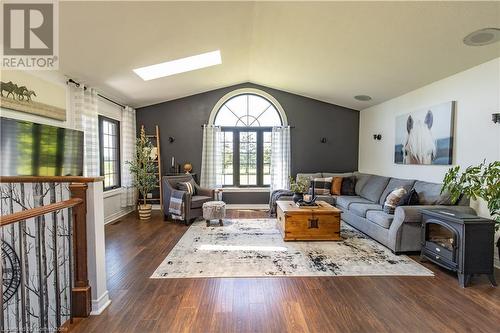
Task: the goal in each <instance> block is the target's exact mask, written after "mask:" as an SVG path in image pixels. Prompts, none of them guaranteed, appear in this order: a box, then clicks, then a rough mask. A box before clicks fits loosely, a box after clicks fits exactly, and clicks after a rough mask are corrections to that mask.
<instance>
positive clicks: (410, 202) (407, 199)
mask: <svg viewBox="0 0 500 333" xmlns="http://www.w3.org/2000/svg"><path fill="white" fill-rule="evenodd" d="M419 202H420V200H418V193H417V191H415V189H414V188H412V189H411V190H410V192H408V193H406V194H405V195H403V197H402V198H401V200H399V202H398V204H397V205H396V206H398V207H399V206H416V205H418V204H419Z"/></svg>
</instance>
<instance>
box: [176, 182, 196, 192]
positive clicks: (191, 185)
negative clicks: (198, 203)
mask: <svg viewBox="0 0 500 333" xmlns="http://www.w3.org/2000/svg"><path fill="white" fill-rule="evenodd" d="M177 189H178V190H181V191H185V192H187V193H188V194H191V195H196V183H195V182H194V180H193V179H191V180H190V181H188V182H180V183H177Z"/></svg>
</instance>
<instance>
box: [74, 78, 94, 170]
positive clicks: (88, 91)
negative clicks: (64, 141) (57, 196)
mask: <svg viewBox="0 0 500 333" xmlns="http://www.w3.org/2000/svg"><path fill="white" fill-rule="evenodd" d="M70 100H71V104H70V105H71V108H72V109H73V114H74V124H75V129H77V130H79V131H83V135H84V144H83V154H84V158H83V175H84V176H86V177H96V176H99V132H98V116H97V91H95V90H94V89H92V88H89V87H85V86H84V85H83V84H80V86H78V87H77V86H76V85H70Z"/></svg>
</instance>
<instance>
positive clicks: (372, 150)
mask: <svg viewBox="0 0 500 333" xmlns="http://www.w3.org/2000/svg"><path fill="white" fill-rule="evenodd" d="M447 101H457V103H456V113H455V138H454V151H453V164H455V165H460V166H462V167H466V166H469V165H472V164H478V163H480V162H481V161H483V159H486V160H487V161H495V160H500V124H494V123H493V122H492V121H491V114H492V113H498V112H500V58H497V59H495V60H492V61H489V62H486V63H484V64H481V65H479V66H476V67H473V68H471V69H468V70H466V71H464V72H461V73H458V74H455V75H453V76H450V77H448V78H445V79H443V80H440V81H436V82H434V83H432V84H429V85H427V86H425V87H422V88H419V89H417V90H414V91H412V92H409V93H407V94H405V95H402V96H400V97H397V98H394V99H392V100H389V101H387V102H384V103H382V104H379V105H376V106H373V107H370V108H367V109H365V110H363V111H361V113H360V128H359V170H360V171H361V172H367V173H375V174H380V175H386V176H393V177H401V178H413V179H421V180H427V181H433V182H442V180H443V177H444V174H445V173H446V171H447V170H448V169H449V166H423V165H400V164H395V163H394V143H395V141H394V137H395V119H396V116H397V115H399V114H404V113H407V112H410V111H413V110H417V109H420V108H423V107H427V106H433V105H436V104H440V103H443V102H447ZM376 133H377V134H378V133H380V134H382V140H381V141H375V140H373V134H376ZM471 206H472V207H473V208H474V209H476V211H477V212H478V214H479V215H481V216H484V217H489V212H488V209H487V207H486V205H485V203H484V202H482V201H481V202H473V203H471ZM497 260H498V258H497ZM497 265H498V261H497Z"/></svg>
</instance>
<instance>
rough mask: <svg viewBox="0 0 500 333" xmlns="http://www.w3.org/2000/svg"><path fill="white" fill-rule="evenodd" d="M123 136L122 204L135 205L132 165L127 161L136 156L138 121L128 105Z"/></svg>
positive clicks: (123, 122) (122, 123)
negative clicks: (136, 121)
mask: <svg viewBox="0 0 500 333" xmlns="http://www.w3.org/2000/svg"><path fill="white" fill-rule="evenodd" d="M121 136H122V145H121V147H122V163H121V183H122V194H121V198H120V199H121V206H122V207H128V206H135V203H136V192H137V191H136V190H135V187H134V186H133V185H132V183H133V175H132V173H131V172H130V166H129V164H127V163H126V162H131V161H132V160H133V159H134V157H135V141H136V123H135V110H134V109H133V108H131V107H129V106H126V107H125V108H124V109H123V111H122V121H121Z"/></svg>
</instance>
